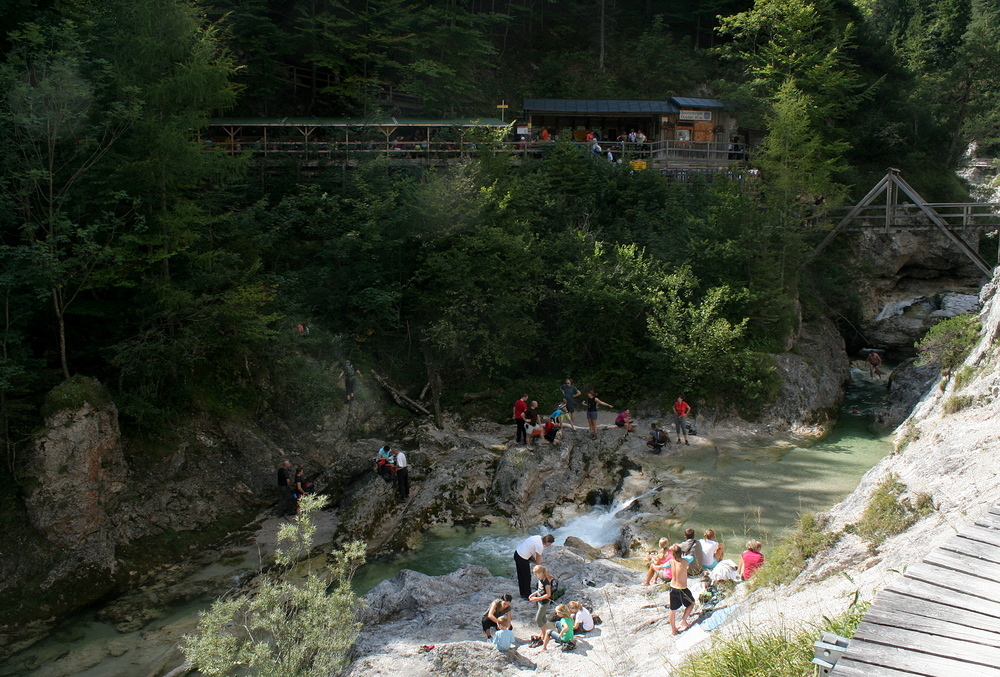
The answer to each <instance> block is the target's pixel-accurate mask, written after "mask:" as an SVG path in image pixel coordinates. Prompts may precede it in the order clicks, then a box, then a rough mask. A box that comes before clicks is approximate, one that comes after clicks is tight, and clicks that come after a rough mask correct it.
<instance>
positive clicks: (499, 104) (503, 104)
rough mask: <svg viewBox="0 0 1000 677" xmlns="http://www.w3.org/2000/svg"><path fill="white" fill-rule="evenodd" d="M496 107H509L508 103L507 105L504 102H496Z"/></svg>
mask: <svg viewBox="0 0 1000 677" xmlns="http://www.w3.org/2000/svg"><path fill="white" fill-rule="evenodd" d="M497 108H510V106H508V105H507V104H505V103H498V104H497Z"/></svg>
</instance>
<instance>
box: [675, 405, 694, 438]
mask: <svg viewBox="0 0 1000 677" xmlns="http://www.w3.org/2000/svg"><path fill="white" fill-rule="evenodd" d="M690 411H691V405H690V404H688V403H687V402H685V401H684V396H683V395H682V396H681V397H678V398H677V401H676V402H674V425H675V426H676V427H677V444H680V443H681V433H682V432H683V433H684V444H687V443H688V431H687V415H688V412H690ZM688 446H690V445H688Z"/></svg>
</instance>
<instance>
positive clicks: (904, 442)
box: [896, 421, 920, 454]
mask: <svg viewBox="0 0 1000 677" xmlns="http://www.w3.org/2000/svg"><path fill="white" fill-rule="evenodd" d="M919 439H920V428H918V427H917V426H916V425H915V424H914V423H913V421H910V422H909V423H907V424H906V427H905V428H904V429H903V434H902V435H901V436H900V437H899V441H898V442H896V453H897V454H900V453H902V452H903V450H904V449H906V447H908V446H909V445H910V442H916V441H917V440H919Z"/></svg>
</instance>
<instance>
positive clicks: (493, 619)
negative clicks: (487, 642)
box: [483, 593, 511, 639]
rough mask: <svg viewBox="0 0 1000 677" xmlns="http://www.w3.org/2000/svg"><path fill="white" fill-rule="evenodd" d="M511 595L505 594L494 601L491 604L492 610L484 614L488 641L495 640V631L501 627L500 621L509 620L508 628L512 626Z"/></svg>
mask: <svg viewBox="0 0 1000 677" xmlns="http://www.w3.org/2000/svg"><path fill="white" fill-rule="evenodd" d="M510 600H511V596H510V593H505V594H503V595H501V596H500V597H498V598H496V599H495V600H493V602H492V603H491V604H490V608H489V609H487V610H486V613H485V614H483V632H485V633H486V639H492V638H493V631H494V630H496V629H497V628H499V627H502V626H501V623H500V621H501V620H503V619H504V618H507V627H508V628H509V627H511V625H510V618H509V615H510Z"/></svg>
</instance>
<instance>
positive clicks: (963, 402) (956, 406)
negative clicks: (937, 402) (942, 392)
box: [941, 395, 973, 415]
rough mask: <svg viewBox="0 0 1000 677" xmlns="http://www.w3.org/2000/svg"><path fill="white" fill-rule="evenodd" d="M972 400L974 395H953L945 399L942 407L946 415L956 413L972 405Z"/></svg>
mask: <svg viewBox="0 0 1000 677" xmlns="http://www.w3.org/2000/svg"><path fill="white" fill-rule="evenodd" d="M972 402H973V397H972V395H952V396H951V397H949V398H948V399H947V400H945V401H944V404H943V405H941V409H942V411H944V413H945V415H949V414H956V413H958V412H960V411H962V410H963V409H966V408H968V407H970V406H972Z"/></svg>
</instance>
